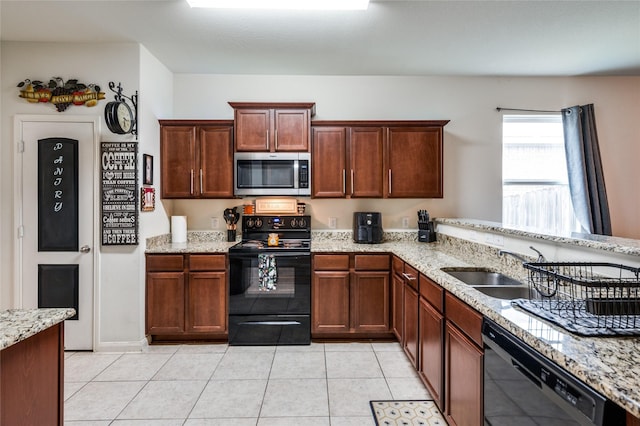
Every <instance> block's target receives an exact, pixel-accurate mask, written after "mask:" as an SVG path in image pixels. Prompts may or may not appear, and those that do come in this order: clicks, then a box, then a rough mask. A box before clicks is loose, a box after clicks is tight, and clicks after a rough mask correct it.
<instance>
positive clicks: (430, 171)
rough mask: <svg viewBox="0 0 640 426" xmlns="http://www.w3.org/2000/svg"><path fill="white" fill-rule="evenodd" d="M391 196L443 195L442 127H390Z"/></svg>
mask: <svg viewBox="0 0 640 426" xmlns="http://www.w3.org/2000/svg"><path fill="white" fill-rule="evenodd" d="M386 161H387V163H386V170H387V179H388V180H387V192H386V196H387V197H389V198H442V197H443V190H442V185H443V178H442V173H443V169H442V161H443V160H442V127H439V126H424V127H389V129H388V133H387V144H386Z"/></svg>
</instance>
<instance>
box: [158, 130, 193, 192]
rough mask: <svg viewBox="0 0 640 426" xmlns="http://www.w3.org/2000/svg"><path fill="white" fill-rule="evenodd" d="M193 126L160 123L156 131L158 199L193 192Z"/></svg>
mask: <svg viewBox="0 0 640 426" xmlns="http://www.w3.org/2000/svg"><path fill="white" fill-rule="evenodd" d="M195 157H196V128H195V126H163V127H162V128H161V130H160V161H161V165H160V172H161V173H160V186H161V193H162V198H191V197H193V196H194V195H195V190H196V188H195V173H196V168H195Z"/></svg>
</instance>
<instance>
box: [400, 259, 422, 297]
mask: <svg viewBox="0 0 640 426" xmlns="http://www.w3.org/2000/svg"><path fill="white" fill-rule="evenodd" d="M403 275H404V278H405V281H406V283H407V284H409V285H410V286H411V287H413V289H414V290H416V291H417V290H418V278H419V277H420V273H419V272H418V270H417V269H415V268H414V267H413V266H410V265H409V264H408V263H405V264H404V274H403Z"/></svg>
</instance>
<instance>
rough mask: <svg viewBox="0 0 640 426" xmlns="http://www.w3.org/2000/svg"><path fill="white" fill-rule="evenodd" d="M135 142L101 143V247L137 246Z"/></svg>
mask: <svg viewBox="0 0 640 426" xmlns="http://www.w3.org/2000/svg"><path fill="white" fill-rule="evenodd" d="M137 157H138V143H137V142H102V144H101V152H100V160H101V169H102V245H137V244H138V189H137V180H138V179H137V177H138V160H137Z"/></svg>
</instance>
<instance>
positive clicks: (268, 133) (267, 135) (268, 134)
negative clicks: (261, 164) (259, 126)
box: [267, 130, 269, 149]
mask: <svg viewBox="0 0 640 426" xmlns="http://www.w3.org/2000/svg"><path fill="white" fill-rule="evenodd" d="M267 149H269V131H268V130H267Z"/></svg>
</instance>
